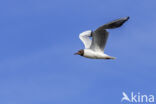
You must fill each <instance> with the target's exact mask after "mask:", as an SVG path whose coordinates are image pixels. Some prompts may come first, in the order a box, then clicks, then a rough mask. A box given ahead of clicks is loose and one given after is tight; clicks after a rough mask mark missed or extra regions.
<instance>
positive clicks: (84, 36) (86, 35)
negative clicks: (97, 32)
mask: <svg viewBox="0 0 156 104" xmlns="http://www.w3.org/2000/svg"><path fill="white" fill-rule="evenodd" d="M91 34H92V31H91V30H88V31H85V32H82V33H80V35H79V38H80V40H81V41H82V42H83V44H84V46H85V48H90V46H91V43H92V40H90V38H89V37H91Z"/></svg>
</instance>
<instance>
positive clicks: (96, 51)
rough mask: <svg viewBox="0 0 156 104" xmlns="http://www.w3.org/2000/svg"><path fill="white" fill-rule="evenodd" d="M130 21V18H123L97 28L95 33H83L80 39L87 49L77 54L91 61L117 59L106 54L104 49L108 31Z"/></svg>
mask: <svg viewBox="0 0 156 104" xmlns="http://www.w3.org/2000/svg"><path fill="white" fill-rule="evenodd" d="M128 19H129V17H126V18H121V19H118V20H115V21H113V22H110V23H108V24H105V25H103V26H101V27H99V28H97V29H96V30H95V31H91V30H88V31H85V32H82V33H81V34H80V35H79V38H80V40H81V41H82V42H83V44H84V46H85V49H83V50H80V51H78V52H77V53H75V54H78V55H81V56H83V57H86V58H91V59H115V57H112V56H109V55H107V54H105V53H104V48H105V45H106V42H107V38H108V36H109V33H108V32H107V29H113V28H117V27H120V26H121V25H122V24H123V23H124V22H126V21H127V20H128ZM90 37H92V40H91V39H90Z"/></svg>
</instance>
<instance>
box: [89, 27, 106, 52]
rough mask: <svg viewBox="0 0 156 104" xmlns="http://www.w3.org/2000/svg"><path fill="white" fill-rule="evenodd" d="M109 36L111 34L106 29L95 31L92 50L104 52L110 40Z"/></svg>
mask: <svg viewBox="0 0 156 104" xmlns="http://www.w3.org/2000/svg"><path fill="white" fill-rule="evenodd" d="M108 35H109V33H108V32H107V31H106V30H104V29H100V28H98V29H97V30H95V31H94V32H93V34H92V37H93V38H92V44H91V47H90V48H91V49H92V50H94V51H101V52H103V51H104V48H105V45H106V42H107V39H108Z"/></svg>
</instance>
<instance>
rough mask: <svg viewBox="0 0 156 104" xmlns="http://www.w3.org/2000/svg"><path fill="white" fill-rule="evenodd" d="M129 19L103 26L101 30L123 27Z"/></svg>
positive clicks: (117, 20)
mask: <svg viewBox="0 0 156 104" xmlns="http://www.w3.org/2000/svg"><path fill="white" fill-rule="evenodd" d="M128 19H129V17H125V18H120V19H116V20H114V21H112V22H109V23H107V24H104V25H102V26H101V27H99V29H114V28H118V27H120V26H122V25H123V24H124V23H125V22H126V21H128Z"/></svg>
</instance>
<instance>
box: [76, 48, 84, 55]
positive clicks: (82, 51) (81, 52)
mask: <svg viewBox="0 0 156 104" xmlns="http://www.w3.org/2000/svg"><path fill="white" fill-rule="evenodd" d="M74 55H80V56H83V55H84V50H83V49H81V50H79V51H78V52H76V53H75V54H74Z"/></svg>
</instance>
